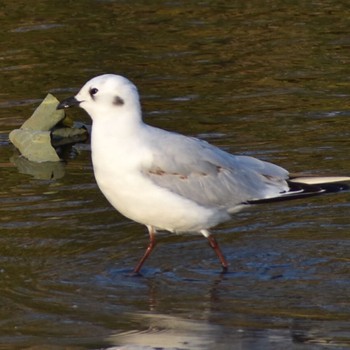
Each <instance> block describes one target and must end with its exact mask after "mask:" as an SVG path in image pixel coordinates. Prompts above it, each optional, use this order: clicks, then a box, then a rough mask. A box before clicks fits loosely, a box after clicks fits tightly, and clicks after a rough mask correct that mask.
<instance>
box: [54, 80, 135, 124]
mask: <svg viewBox="0 0 350 350" xmlns="http://www.w3.org/2000/svg"><path fill="white" fill-rule="evenodd" d="M73 106H79V107H81V108H83V109H84V110H85V111H86V112H87V113H88V114H89V115H90V117H91V119H95V118H102V117H108V116H115V115H118V114H121V113H125V112H129V113H130V112H131V113H133V112H136V115H140V101H139V94H138V92H137V88H136V86H135V85H134V84H133V83H132V82H131V81H130V80H128V79H126V78H124V77H122V76H120V75H115V74H104V75H100V76H97V77H95V78H92V79H91V80H89V81H88V82H87V83H86V84H85V85H84V86H83V87H82V88H81V89H80V91H79V92H78V93H77V94H76V95H75V96H72V97H69V98H67V99H65V100H63V101H62V102H61V103H60V104H59V105H58V106H57V109H64V108H69V107H73ZM133 114H135V113H133Z"/></svg>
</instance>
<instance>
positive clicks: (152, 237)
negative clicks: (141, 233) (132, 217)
mask: <svg viewBox="0 0 350 350" xmlns="http://www.w3.org/2000/svg"><path fill="white" fill-rule="evenodd" d="M147 228H148V233H149V244H148V247H147V249H146V252H145V254H144V255H143V257H142V259H141V260H140V261H139V263H138V264H137V265H136V267H135V269H134V273H139V272H140V270H141V267H142V265H143V263H144V262H145V261H146V259H147V258H148V257H149V256H150V255H151V253H152V250H153V248H154V247H155V245H156V239H155V232H156V231H155V229H154V228H153V226H147Z"/></svg>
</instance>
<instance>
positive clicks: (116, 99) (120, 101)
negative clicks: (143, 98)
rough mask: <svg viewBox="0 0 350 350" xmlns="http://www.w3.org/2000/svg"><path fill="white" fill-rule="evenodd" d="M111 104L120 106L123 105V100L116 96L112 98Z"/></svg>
mask: <svg viewBox="0 0 350 350" xmlns="http://www.w3.org/2000/svg"><path fill="white" fill-rule="evenodd" d="M113 104H114V105H115V106H122V105H123V104H124V100H123V99H122V98H121V97H119V96H116V97H114V99H113Z"/></svg>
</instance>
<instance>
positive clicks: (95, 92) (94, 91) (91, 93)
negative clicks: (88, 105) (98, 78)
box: [89, 88, 98, 99]
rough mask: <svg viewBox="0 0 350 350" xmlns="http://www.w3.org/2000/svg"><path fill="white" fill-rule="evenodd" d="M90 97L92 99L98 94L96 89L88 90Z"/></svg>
mask: <svg viewBox="0 0 350 350" xmlns="http://www.w3.org/2000/svg"><path fill="white" fill-rule="evenodd" d="M89 93H90V96H91V97H92V99H94V95H96V94H97V93H98V89H96V88H91V89H90V90H89Z"/></svg>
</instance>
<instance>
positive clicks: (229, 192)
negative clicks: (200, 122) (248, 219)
mask: <svg viewBox="0 0 350 350" xmlns="http://www.w3.org/2000/svg"><path fill="white" fill-rule="evenodd" d="M149 134H152V140H150V142H149V144H150V145H151V151H152V160H151V163H148V164H147V165H146V166H144V167H143V169H142V172H143V173H144V175H145V176H147V177H149V178H150V179H151V180H152V181H153V182H154V183H156V184H157V185H159V186H162V187H164V188H167V189H168V190H170V191H172V192H174V193H177V194H179V195H181V196H183V197H186V198H188V199H190V200H193V201H195V202H197V203H198V204H201V205H204V206H208V207H211V206H215V207H224V208H226V209H227V210H228V211H230V209H231V210H234V208H235V207H236V206H237V205H239V204H242V203H245V202H247V201H249V200H256V199H263V198H272V197H277V196H280V195H281V194H282V193H284V192H287V191H288V190H289V187H288V184H287V182H286V181H285V180H286V179H287V178H288V172H287V171H286V170H285V169H283V168H281V167H279V166H277V165H274V164H272V163H268V162H264V161H261V160H258V159H256V158H253V157H248V156H234V155H232V154H229V153H227V152H224V151H222V150H220V149H219V148H217V147H214V146H212V145H210V144H209V143H207V142H205V141H201V140H198V139H195V138H191V137H186V136H183V135H180V134H176V133H169V132H166V131H164V130H160V129H156V128H152V132H151V133H149Z"/></svg>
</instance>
